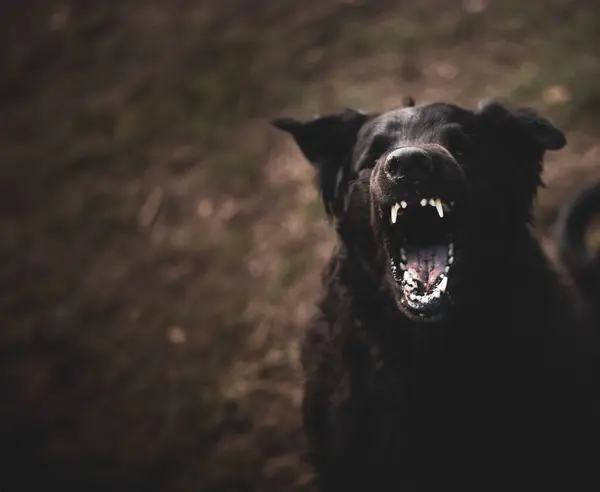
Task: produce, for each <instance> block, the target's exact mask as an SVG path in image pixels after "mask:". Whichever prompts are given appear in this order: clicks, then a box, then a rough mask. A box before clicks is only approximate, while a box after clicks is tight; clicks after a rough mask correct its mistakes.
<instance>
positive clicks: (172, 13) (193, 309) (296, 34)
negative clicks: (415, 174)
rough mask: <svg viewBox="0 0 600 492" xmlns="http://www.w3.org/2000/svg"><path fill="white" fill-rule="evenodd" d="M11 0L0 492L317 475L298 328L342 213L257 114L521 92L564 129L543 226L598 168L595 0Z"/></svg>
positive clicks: (3, 87) (3, 135)
mask: <svg viewBox="0 0 600 492" xmlns="http://www.w3.org/2000/svg"><path fill="white" fill-rule="evenodd" d="M500 4H501V5H500ZM0 19H1V20H2V22H3V24H2V25H3V28H2V29H1V30H0V69H1V70H0V102H1V105H0V108H2V109H1V112H0V145H1V149H2V152H1V153H0V163H1V167H0V253H2V255H3V256H2V257H3V258H4V260H3V261H2V262H1V263H0V282H1V286H2V292H1V296H0V313H1V314H2V318H1V319H2V328H1V331H0V368H1V370H0V398H1V399H0V402H1V403H0V453H1V454H2V460H1V463H2V464H1V465H0V490H1V491H2V492H13V491H22V490H38V489H39V488H40V487H62V489H63V490H69V491H70V490H73V491H79V490H86V491H96V490H97V491H101V490H102V491H104V490H110V491H117V492H118V491H120V490H127V491H131V490H135V491H177V492H187V491H206V492H208V491H213V492H216V491H228V492H235V491H275V490H287V491H301V490H309V489H310V480H311V475H310V471H309V470H308V468H307V467H306V466H305V465H304V464H303V463H302V455H303V443H302V435H301V432H300V430H299V416H298V405H299V402H300V399H301V387H300V382H301V372H300V367H299V362H298V352H299V342H300V340H301V336H302V330H303V327H304V325H305V324H306V322H307V320H308V319H310V316H311V315H312V313H313V312H314V311H313V310H314V300H315V298H316V297H317V295H318V289H319V280H318V274H319V269H320V267H321V266H322V265H323V263H324V261H325V260H326V258H327V255H328V254H329V252H330V251H331V247H332V244H333V235H332V233H331V231H330V230H329V228H328V226H327V224H326V222H325V220H324V218H323V214H322V212H321V208H320V204H319V203H318V200H317V197H316V193H315V191H314V189H313V187H312V185H311V179H312V172H311V169H310V167H309V166H308V165H307V164H306V163H305V162H304V161H303V160H302V158H301V156H300V155H299V152H298V151H297V150H296V149H295V148H294V147H293V146H292V145H291V142H290V141H289V139H287V138H286V137H285V136H283V135H282V134H279V133H277V132H276V131H275V130H273V129H272V128H270V127H269V125H268V120H269V118H270V117H271V116H276V115H281V114H288V115H295V116H299V117H310V116H312V115H313V114H315V113H323V112H326V111H329V110H334V109H338V108H340V107H343V106H356V107H362V108H365V109H386V108H392V107H394V106H396V105H398V103H399V101H400V100H401V98H402V97H403V96H404V95H406V94H412V95H413V96H415V98H416V99H417V101H418V102H426V101H433V100H447V101H454V102H458V103H462V104H467V105H473V104H475V103H476V101H477V100H479V99H482V98H488V97H502V98H504V99H506V100H508V101H509V102H512V103H527V104H530V105H535V106H536V107H539V108H541V109H542V110H543V111H544V112H546V113H547V114H550V115H551V116H552V117H553V118H555V119H556V121H557V122H559V123H561V124H562V125H563V127H565V128H566V129H567V130H568V137H569V141H570V145H569V147H568V148H567V149H565V150H564V151H561V152H559V153H556V154H555V155H552V156H549V160H548V165H547V168H546V173H545V178H546V183H547V188H546V189H544V190H543V191H542V193H541V195H540V200H539V203H538V209H537V210H538V217H539V225H540V230H541V232H542V234H544V235H545V236H546V238H547V237H548V233H549V231H550V227H551V223H552V220H553V219H554V217H555V214H556V210H557V207H559V206H560V204H562V203H563V202H564V200H565V199H566V198H567V197H568V196H570V195H571V194H572V193H573V192H574V190H575V189H576V188H577V187H579V186H580V185H581V184H583V183H585V182H588V181H589V180H593V179H597V178H598V177H600V166H599V165H598V162H599V157H600V141H598V139H597V137H596V136H595V134H594V133H595V132H594V128H595V126H596V123H597V121H598V116H599V115H600V89H599V88H598V86H597V84H596V80H597V79H598V75H600V35H599V34H598V33H599V32H600V9H599V8H598V6H597V5H596V3H595V2H593V1H592V0H589V1H581V2H574V1H568V0H549V1H547V2H543V6H542V2H531V3H526V2H517V0H514V1H513V0H510V1H507V2H503V3H501V2H491V1H486V0H469V1H467V0H465V1H462V2H446V1H443V0H422V1H420V2H415V3H414V4H412V5H409V4H408V2H398V1H392V0H385V1H380V2H375V1H373V2H366V1H360V0H345V1H342V0H307V1H306V2H292V1H288V0H285V1H284V0H280V1H275V0H272V1H268V0H256V1H253V2H243V1H242V0H222V1H220V2H215V1H211V0H205V1H196V2H194V1H192V0H174V1H170V2H160V1H158V0H146V1H141V0H124V1H121V2H116V1H112V2H111V1H109V2H97V3H95V2H91V1H90V0H86V1H84V0H78V1H75V0H72V1H70V2H69V1H62V2H42V1H40V0H29V1H25V0H24V1H22V2H17V1H16V0H13V1H10V0H7V1H5V2H3V3H0ZM549 33H551V34H549ZM546 241H547V244H548V245H549V248H550V249H551V243H550V242H548V240H546Z"/></svg>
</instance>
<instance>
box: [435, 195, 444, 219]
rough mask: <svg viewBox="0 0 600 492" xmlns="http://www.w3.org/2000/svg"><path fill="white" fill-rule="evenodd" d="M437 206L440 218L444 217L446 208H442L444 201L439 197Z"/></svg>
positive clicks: (436, 202)
mask: <svg viewBox="0 0 600 492" xmlns="http://www.w3.org/2000/svg"><path fill="white" fill-rule="evenodd" d="M435 208H436V209H437V213H438V215H439V216H440V219H443V218H444V209H443V208H442V201H441V200H440V199H439V198H436V200H435Z"/></svg>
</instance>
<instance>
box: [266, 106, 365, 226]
mask: <svg viewBox="0 0 600 492" xmlns="http://www.w3.org/2000/svg"><path fill="white" fill-rule="evenodd" d="M368 118H369V116H368V115H367V114H366V113H363V112H362V111H356V110H354V109H346V110H344V111H342V112H340V113H335V114H330V115H327V116H321V117H317V118H314V119H311V120H308V121H304V122H303V121H298V120H295V119H293V118H277V119H275V120H273V122H272V124H273V126H274V127H275V128H278V129H279V130H282V131H285V132H287V133H289V134H291V135H292V137H294V140H295V141H296V144H297V145H298V147H299V148H300V150H301V151H302V154H303V155H304V156H305V157H306V159H307V160H308V161H309V162H310V163H311V164H312V165H313V166H314V167H315V168H316V170H317V178H318V184H319V188H320V191H321V194H322V197H323V202H324V204H325V209H326V210H327V212H328V213H329V214H332V213H333V214H335V213H337V212H338V211H339V210H340V209H339V208H338V205H339V201H340V200H339V199H340V196H341V195H342V194H343V193H344V187H345V186H346V185H347V184H348V182H347V181H348V177H349V173H350V171H351V169H350V160H351V155H352V151H353V149H354V144H355V143H356V137H357V135H358V132H359V130H360V129H361V127H362V126H363V124H364V123H365V121H366V120H367V119H368Z"/></svg>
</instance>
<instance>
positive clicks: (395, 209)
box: [391, 203, 400, 224]
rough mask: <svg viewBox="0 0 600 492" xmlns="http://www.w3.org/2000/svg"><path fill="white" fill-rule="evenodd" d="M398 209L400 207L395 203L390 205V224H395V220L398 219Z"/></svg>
mask: <svg viewBox="0 0 600 492" xmlns="http://www.w3.org/2000/svg"><path fill="white" fill-rule="evenodd" d="M399 209H400V205H399V204H397V203H394V205H392V217H391V219H392V224H395V223H396V219H397V218H398V210H399Z"/></svg>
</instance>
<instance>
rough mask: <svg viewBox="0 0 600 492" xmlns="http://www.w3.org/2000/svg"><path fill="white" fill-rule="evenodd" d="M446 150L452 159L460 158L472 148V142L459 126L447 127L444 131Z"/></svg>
mask: <svg viewBox="0 0 600 492" xmlns="http://www.w3.org/2000/svg"><path fill="white" fill-rule="evenodd" d="M445 140H446V142H445V143H446V148H447V149H448V150H449V151H450V153H451V154H452V155H453V156H454V157H461V156H463V155H464V154H465V153H467V152H468V150H469V148H471V147H472V146H473V141H472V140H471V138H469V136H468V135H466V134H465V133H464V132H463V130H462V128H461V127H460V126H459V125H449V126H448V127H447V128H446V131H445Z"/></svg>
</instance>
